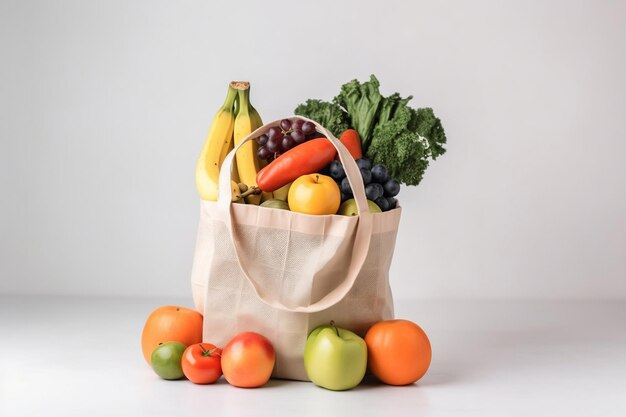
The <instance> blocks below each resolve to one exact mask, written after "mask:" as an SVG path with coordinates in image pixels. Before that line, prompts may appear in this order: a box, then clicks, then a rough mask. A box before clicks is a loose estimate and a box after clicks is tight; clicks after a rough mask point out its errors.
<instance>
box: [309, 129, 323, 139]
mask: <svg viewBox="0 0 626 417" xmlns="http://www.w3.org/2000/svg"><path fill="white" fill-rule="evenodd" d="M325 137H326V136H324V135H322V134H321V133H320V132H318V131H317V130H316V131H315V132H313V133H312V134H310V135H307V137H306V138H307V139H317V138H325Z"/></svg>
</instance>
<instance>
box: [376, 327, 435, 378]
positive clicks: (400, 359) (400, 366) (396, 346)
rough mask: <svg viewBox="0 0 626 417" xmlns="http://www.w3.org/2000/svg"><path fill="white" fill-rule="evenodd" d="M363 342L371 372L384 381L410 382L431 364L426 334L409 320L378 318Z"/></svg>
mask: <svg viewBox="0 0 626 417" xmlns="http://www.w3.org/2000/svg"><path fill="white" fill-rule="evenodd" d="M365 343H366V344H367V364H368V366H369V369H370V371H372V373H373V374H374V375H375V376H376V377H377V378H378V379H380V380H381V381H382V382H384V383H386V384H390V385H407V384H412V383H414V382H415V381H417V380H418V379H420V378H421V377H423V376H424V374H425V373H426V371H427V370H428V367H429V366H430V360H431V357H432V351H431V347H430V341H429V340H428V336H426V333H424V330H422V328H421V327H419V326H418V325H417V324H415V323H413V322H411V321H409V320H385V321H379V322H378V323H376V324H374V325H373V326H372V327H370V329H369V330H368V331H367V334H366V335H365Z"/></svg>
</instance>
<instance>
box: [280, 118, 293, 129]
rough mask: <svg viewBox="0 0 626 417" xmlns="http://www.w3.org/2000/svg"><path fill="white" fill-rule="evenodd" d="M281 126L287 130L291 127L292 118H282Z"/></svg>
mask: <svg viewBox="0 0 626 417" xmlns="http://www.w3.org/2000/svg"><path fill="white" fill-rule="evenodd" d="M280 128H281V129H282V130H285V131H286V130H289V129H291V120H289V119H283V120H281V121H280Z"/></svg>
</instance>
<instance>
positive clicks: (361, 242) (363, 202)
mask: <svg viewBox="0 0 626 417" xmlns="http://www.w3.org/2000/svg"><path fill="white" fill-rule="evenodd" d="M296 118H298V119H302V120H304V121H307V122H312V123H313V124H315V127H316V130H317V131H318V132H319V133H321V134H323V135H324V136H326V138H327V139H328V140H329V141H330V142H331V143H332V144H333V146H334V147H335V148H336V149H337V152H338V154H339V160H340V161H341V163H342V164H343V168H344V171H345V172H346V177H347V178H348V182H349V183H350V186H351V188H352V192H353V195H354V199H355V202H356V206H357V210H358V212H359V216H358V217H357V218H356V222H357V224H356V232H355V236H354V243H353V246H352V257H351V259H350V265H349V266H348V271H347V272H346V276H345V277H344V279H343V280H342V281H341V282H340V283H339V284H338V285H337V286H336V287H335V288H334V289H332V290H331V291H330V292H328V293H327V294H326V295H325V296H324V297H322V298H321V299H319V300H318V301H316V302H314V303H311V304H307V305H296V306H288V305H285V304H284V303H282V302H280V301H279V300H278V299H273V298H272V297H271V296H270V294H266V293H265V292H264V291H263V289H262V287H261V286H260V285H258V282H257V280H256V279H254V278H253V277H252V274H251V273H250V272H251V271H250V268H248V265H247V262H246V259H245V257H243V256H242V255H241V248H240V244H239V241H240V240H239V236H237V227H236V224H235V223H234V222H233V214H232V210H233V209H232V204H233V202H232V194H231V175H232V165H233V159H234V157H235V153H236V152H237V151H238V150H239V149H240V148H241V147H242V146H243V145H244V144H245V143H247V142H248V141H250V140H254V139H256V138H257V137H259V136H260V135H262V134H264V133H266V132H267V131H268V130H269V129H270V128H272V127H275V126H279V125H280V120H276V121H274V122H271V123H268V124H266V125H264V126H262V127H260V128H258V129H257V130H255V131H254V132H252V133H251V134H250V135H248V136H247V137H246V138H245V139H243V140H242V141H241V143H240V144H239V145H238V146H237V147H235V148H234V149H233V150H232V151H230V152H229V153H228V155H227V156H226V158H225V159H224V162H223V163H222V168H221V170H220V177H219V191H218V198H217V206H218V209H219V210H218V212H219V213H220V216H221V217H222V220H223V221H224V224H225V225H226V228H227V229H228V232H229V234H230V237H231V240H232V243H233V246H234V248H235V254H236V256H237V260H238V261H239V267H240V268H241V271H242V272H243V274H244V276H245V277H246V279H247V280H248V282H250V284H251V285H252V287H253V289H254V291H255V293H256V295H257V296H258V297H259V299H261V301H263V302H264V303H265V304H267V305H269V306H271V307H274V308H277V309H280V310H284V311H290V312H300V313H314V312H317V311H322V310H325V309H327V308H329V307H331V306H333V305H335V304H337V303H338V302H339V301H341V300H342V299H343V298H344V297H345V296H346V294H348V292H349V291H350V290H351V289H352V287H353V286H354V283H355V281H356V278H357V276H358V275H359V272H361V268H362V267H363V264H364V263H365V258H366V257H367V253H368V251H369V245H370V240H371V237H372V225H373V223H372V214H371V213H370V211H369V207H368V203H367V198H366V196H365V186H364V184H363V180H362V177H361V171H360V170H359V167H358V166H357V164H356V162H355V160H354V158H353V157H352V156H351V155H350V152H349V151H348V149H347V148H346V147H345V146H344V145H343V144H342V143H341V142H339V140H338V139H337V138H335V137H334V136H333V134H332V133H331V132H329V131H328V130H327V129H325V128H324V127H323V126H322V125H320V124H319V123H317V122H315V121H314V120H310V119H307V118H305V117H301V116H296Z"/></svg>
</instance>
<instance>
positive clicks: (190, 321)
mask: <svg viewBox="0 0 626 417" xmlns="http://www.w3.org/2000/svg"><path fill="white" fill-rule="evenodd" d="M165 342H180V343H182V344H184V345H185V346H190V345H193V344H195V343H200V342H202V314H200V313H198V312H197V311H195V310H192V309H190V308H187V307H180V306H162V307H159V308H157V309H156V310H154V311H153V312H152V313H151V314H150V316H148V320H146V324H145V325H144V327H143V332H142V334H141V349H142V350H143V356H144V358H146V362H148V364H150V356H151V355H152V351H153V350H154V348H155V347H157V346H158V345H159V343H165Z"/></svg>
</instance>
